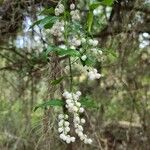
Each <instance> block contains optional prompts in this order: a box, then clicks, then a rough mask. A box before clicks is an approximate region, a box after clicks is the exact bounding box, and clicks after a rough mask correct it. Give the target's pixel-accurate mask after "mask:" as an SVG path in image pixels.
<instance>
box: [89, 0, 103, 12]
mask: <svg viewBox="0 0 150 150" xmlns="http://www.w3.org/2000/svg"><path fill="white" fill-rule="evenodd" d="M100 5H101V3H100V2H95V3H92V4H91V5H90V6H89V8H90V10H94V9H96V8H98V7H99V6H100Z"/></svg>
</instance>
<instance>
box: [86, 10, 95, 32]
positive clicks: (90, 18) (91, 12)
mask: <svg viewBox="0 0 150 150" xmlns="http://www.w3.org/2000/svg"><path fill="white" fill-rule="evenodd" d="M93 17H94V15H93V11H90V12H89V13H88V18H87V26H88V32H89V33H90V32H91V28H92V24H93Z"/></svg>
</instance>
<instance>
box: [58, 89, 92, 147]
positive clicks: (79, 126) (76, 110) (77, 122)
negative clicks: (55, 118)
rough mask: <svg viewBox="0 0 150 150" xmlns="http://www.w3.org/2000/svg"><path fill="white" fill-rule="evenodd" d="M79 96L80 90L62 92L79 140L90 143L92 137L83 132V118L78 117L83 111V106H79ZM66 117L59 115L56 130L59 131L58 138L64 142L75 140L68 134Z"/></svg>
mask: <svg viewBox="0 0 150 150" xmlns="http://www.w3.org/2000/svg"><path fill="white" fill-rule="evenodd" d="M80 96H81V92H80V91H77V92H76V93H69V92H68V91H66V92H64V93H63V97H64V98H65V100H66V105H65V107H66V108H67V110H68V112H70V113H71V114H72V115H73V123H74V128H75V133H76V134H77V135H78V137H79V138H80V140H81V141H83V142H84V143H85V144H91V143H92V139H90V138H87V135H86V134H84V133H83V124H85V122H86V121H85V119H84V118H80V117H79V115H80V113H83V112H84V108H83V107H82V106H81V103H80V102H79V97H80ZM66 119H68V115H67V116H66V115H63V114H60V115H59V123H58V126H59V128H58V131H59V132H60V133H61V134H60V138H61V139H62V140H64V141H66V143H70V142H75V137H71V136H70V135H68V132H69V131H70V128H69V122H68V121H66Z"/></svg>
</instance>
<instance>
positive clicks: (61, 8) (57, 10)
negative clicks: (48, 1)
mask: <svg viewBox="0 0 150 150" xmlns="http://www.w3.org/2000/svg"><path fill="white" fill-rule="evenodd" d="M64 10H65V7H64V5H63V4H61V3H58V5H57V6H56V8H55V15H56V16H59V15H60V14H62V13H63V12H64Z"/></svg>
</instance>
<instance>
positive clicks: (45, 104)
mask: <svg viewBox="0 0 150 150" xmlns="http://www.w3.org/2000/svg"><path fill="white" fill-rule="evenodd" d="M63 105H64V101H63V100H60V99H51V100H48V101H46V102H43V103H42V104H40V105H38V106H36V107H35V108H34V111H36V110H37V109H38V108H43V109H45V108H47V107H49V106H52V107H54V106H61V107H62V106H63Z"/></svg>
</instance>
